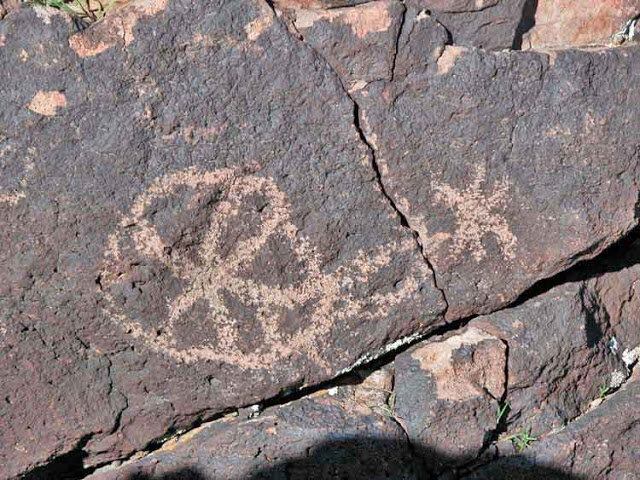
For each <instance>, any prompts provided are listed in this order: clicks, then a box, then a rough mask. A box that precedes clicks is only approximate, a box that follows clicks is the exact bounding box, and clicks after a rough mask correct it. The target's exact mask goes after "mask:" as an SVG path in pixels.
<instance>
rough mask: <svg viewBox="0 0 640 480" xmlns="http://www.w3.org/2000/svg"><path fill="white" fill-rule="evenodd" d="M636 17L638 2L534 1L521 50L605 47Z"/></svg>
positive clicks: (607, 0) (635, 0)
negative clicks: (532, 13) (533, 13)
mask: <svg viewBox="0 0 640 480" xmlns="http://www.w3.org/2000/svg"><path fill="white" fill-rule="evenodd" d="M639 14H640V2H639V1H638V0H604V1H600V2H592V1H590V0H537V8H536V11H535V15H534V18H533V19H532V22H531V23H532V28H531V29H530V30H529V31H527V32H526V33H525V34H524V39H523V48H543V47H566V46H580V45H582V46H585V45H609V44H610V43H611V41H612V37H613V36H614V35H615V34H616V33H618V32H621V31H623V30H624V27H625V26H626V24H627V22H628V21H629V20H631V19H633V18H635V17H637V16H638V15H639Z"/></svg>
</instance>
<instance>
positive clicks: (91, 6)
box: [31, 0, 116, 25]
mask: <svg viewBox="0 0 640 480" xmlns="http://www.w3.org/2000/svg"><path fill="white" fill-rule="evenodd" d="M115 2H116V0H105V2H104V3H103V2H101V1H100V0H31V3H33V4H35V5H41V6H43V7H51V8H56V9H58V10H60V11H62V12H65V13H68V14H69V15H71V16H72V17H73V18H74V19H76V20H79V21H80V22H82V23H84V24H85V25H89V24H91V23H94V22H97V21H98V20H100V19H101V18H102V17H104V16H105V15H106V13H107V12H108V11H109V10H110V9H111V7H113V5H114V4H115Z"/></svg>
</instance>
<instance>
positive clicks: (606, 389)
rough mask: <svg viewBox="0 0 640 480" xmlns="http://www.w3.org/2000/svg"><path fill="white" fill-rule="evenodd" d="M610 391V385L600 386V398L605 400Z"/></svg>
mask: <svg viewBox="0 0 640 480" xmlns="http://www.w3.org/2000/svg"><path fill="white" fill-rule="evenodd" d="M610 391H611V387H610V386H609V385H601V386H600V387H599V388H598V397H599V398H600V400H604V399H605V397H606V396H607V394H608V393H609V392H610Z"/></svg>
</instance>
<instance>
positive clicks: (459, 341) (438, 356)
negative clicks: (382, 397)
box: [395, 328, 507, 472]
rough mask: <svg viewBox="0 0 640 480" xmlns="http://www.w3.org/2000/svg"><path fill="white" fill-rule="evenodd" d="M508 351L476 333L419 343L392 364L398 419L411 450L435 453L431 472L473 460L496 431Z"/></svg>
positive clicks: (430, 461) (469, 331)
mask: <svg viewBox="0 0 640 480" xmlns="http://www.w3.org/2000/svg"><path fill="white" fill-rule="evenodd" d="M506 367H507V356H506V346H505V344H504V343H503V342H502V341H501V340H500V339H499V338H497V337H494V336H492V335H490V334H487V333H486V332H484V331H482V330H480V329H478V328H468V329H465V330H464V331H462V332H457V331H456V333H455V334H452V335H448V336H447V338H443V339H434V340H429V341H427V342H424V343H421V344H419V345H417V346H416V347H414V348H412V349H410V350H408V351H407V352H405V353H402V354H401V355H399V356H398V357H397V358H396V360H395V368H396V379H395V393H396V401H395V406H396V411H395V413H396V417H397V419H398V422H399V423H400V424H401V425H403V427H404V429H405V431H406V432H407V435H408V437H409V440H410V441H411V443H412V445H420V446H422V447H424V448H431V449H434V450H436V449H437V450H438V451H439V452H440V453H441V454H442V455H439V456H434V457H427V458H425V459H424V460H425V463H427V465H428V467H429V470H430V471H432V472H441V471H442V470H444V469H445V468H447V467H451V465H448V462H454V464H461V463H465V462H468V461H470V460H473V459H475V457H476V455H477V454H478V452H479V450H480V448H481V447H482V445H483V444H484V441H485V438H486V437H487V434H488V433H489V432H491V431H492V430H493V429H494V428H495V426H496V411H497V410H498V408H499V405H500V402H501V399H502V397H503V395H504V393H505V386H506V378H505V372H506Z"/></svg>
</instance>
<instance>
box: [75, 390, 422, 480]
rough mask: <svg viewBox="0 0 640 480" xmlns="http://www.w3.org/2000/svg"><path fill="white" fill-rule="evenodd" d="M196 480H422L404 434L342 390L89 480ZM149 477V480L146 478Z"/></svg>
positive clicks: (215, 428) (232, 422)
mask: <svg viewBox="0 0 640 480" xmlns="http://www.w3.org/2000/svg"><path fill="white" fill-rule="evenodd" d="M187 469H188V470H190V471H193V472H198V476H197V477H196V478H198V479H205V478H206V479H223V478H225V479H226V478H228V479H255V480H258V479H264V480H266V479H274V480H275V479H282V478H287V479H291V480H306V479H328V478H340V479H345V480H347V479H349V480H351V479H364V478H367V479H383V478H404V479H416V480H418V479H420V478H424V477H423V476H422V475H421V471H420V467H419V464H418V463H416V462H415V460H414V458H413V456H412V454H411V451H410V448H409V443H408V442H407V439H406V436H405V435H404V432H403V431H402V429H401V428H400V427H399V426H398V425H397V424H396V423H395V422H394V421H393V420H392V419H390V418H388V417H385V416H384V415H379V414H376V413H374V412H373V411H372V410H370V409H369V408H367V407H364V406H362V405H361V404H359V403H358V402H356V401H355V396H354V389H353V387H344V388H340V389H339V391H338V393H337V394H334V395H333V396H331V395H328V394H327V393H326V392H325V393H324V394H322V395H320V396H316V397H312V398H305V399H302V400H299V401H296V402H293V403H291V404H288V405H284V406H282V407H277V408H273V409H269V410H266V411H265V412H263V413H262V414H261V415H260V416H259V417H257V418H255V419H250V420H240V419H229V420H226V421H218V422H214V423H212V424H210V425H208V426H205V427H203V428H200V429H198V430H197V431H194V432H191V433H189V434H188V435H185V436H184V437H182V438H179V439H178V440H177V441H172V442H170V443H168V444H165V445H164V446H163V447H162V448H161V449H160V450H157V451H156V452H154V453H153V454H151V455H148V456H146V457H145V458H143V459H141V460H138V461H133V462H130V463H129V464H126V465H123V466H122V467H120V468H116V469H109V470H103V471H98V472H96V473H95V474H93V475H90V476H89V477H88V478H87V480H129V479H132V478H140V477H142V478H148V477H150V478H158V477H161V476H162V475H163V474H168V473H171V472H181V473H180V474H177V475H176V477H177V478H183V477H182V476H180V475H182V472H185V470H187ZM147 475H148V477H146V476H147Z"/></svg>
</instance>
